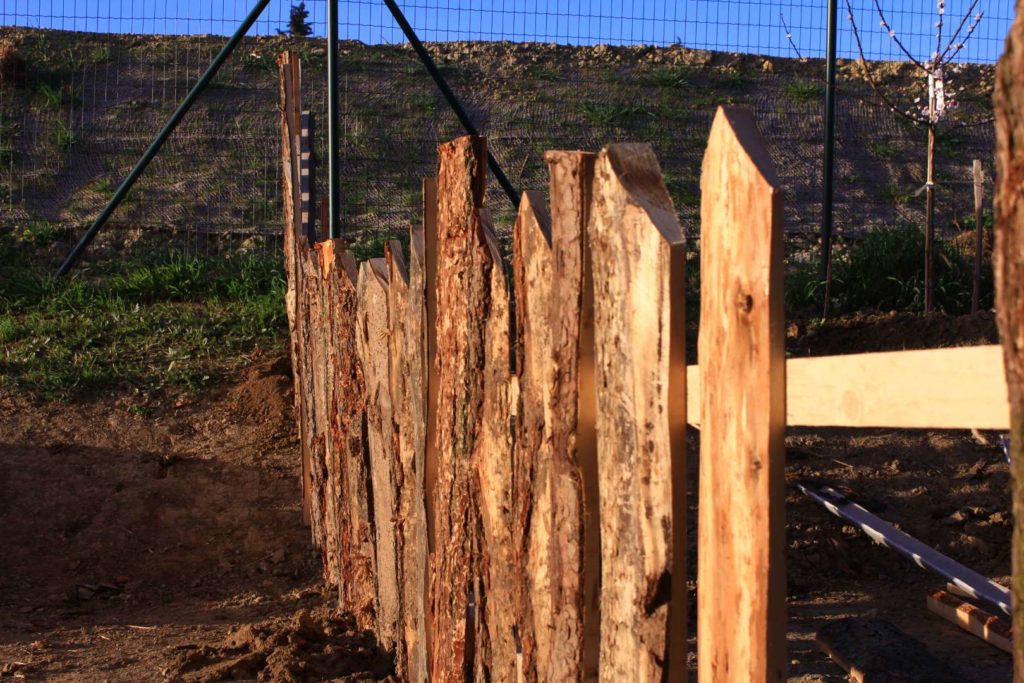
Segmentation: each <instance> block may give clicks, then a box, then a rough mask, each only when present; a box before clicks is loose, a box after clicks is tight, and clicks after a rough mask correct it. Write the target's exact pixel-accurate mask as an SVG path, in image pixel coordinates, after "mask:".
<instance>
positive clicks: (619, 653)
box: [590, 144, 686, 681]
mask: <svg viewBox="0 0 1024 683" xmlns="http://www.w3.org/2000/svg"><path fill="white" fill-rule="evenodd" d="M591 227H592V234H591V236H590V243H591V247H592V259H593V277H594V336H595V349H596V366H597V437H598V442H597V454H598V476H599V480H600V513H601V514H600V523H601V603H600V609H601V647H600V678H601V680H606V681H622V680H629V681H654V680H661V679H662V677H663V676H664V675H665V671H664V669H665V666H666V663H667V662H666V658H667V655H668V637H667V636H668V625H669V619H670V616H669V612H670V609H669V604H670V601H671V597H672V596H671V592H672V584H673V580H672V572H673V567H674V561H673V539H674V538H675V535H674V532H673V524H674V523H678V522H683V524H684V525H685V522H684V521H683V520H673V495H672V485H673V465H674V464H677V465H682V464H683V459H684V457H685V456H684V454H683V452H681V451H680V452H675V451H676V448H678V447H679V446H681V445H685V443H683V444H680V443H679V442H678V440H673V438H672V429H671V428H670V418H669V410H670V402H669V381H668V380H669V375H670V365H671V360H672V359H673V358H678V357H679V354H673V353H672V347H673V346H674V345H682V344H683V343H684V338H683V337H682V335H678V334H675V332H676V330H674V329H673V325H672V298H673V296H672V284H673V282H674V278H673V273H672V270H673V266H676V267H678V266H679V264H680V263H681V262H682V261H683V259H678V258H673V251H674V250H681V249H683V248H684V243H683V234H682V230H681V229H680V227H679V223H678V220H677V218H676V214H675V210H674V208H673V206H672V202H671V200H670V199H669V196H668V192H667V191H666V190H665V186H664V182H663V181H662V178H661V171H660V168H659V167H658V163H657V160H656V159H655V157H654V153H653V151H652V150H651V148H650V146H648V145H627V144H622V145H611V146H609V147H607V148H605V149H604V150H603V151H602V152H601V154H600V155H599V157H598V159H597V164H596V170H595V185H594V219H593V221H592V222H591ZM684 367H685V366H684ZM676 375H677V377H678V375H682V380H683V381H684V382H685V372H677V373H676ZM679 388H680V389H682V391H681V395H680V399H681V398H682V397H685V396H686V393H685V388H684V387H679ZM684 411H685V409H684ZM683 415H685V412H683ZM680 551H681V552H680V558H676V559H681V556H682V553H684V552H685V551H684V550H682V549H680ZM677 635H678V633H677Z"/></svg>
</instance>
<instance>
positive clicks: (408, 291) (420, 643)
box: [385, 228, 429, 683]
mask: <svg viewBox="0 0 1024 683" xmlns="http://www.w3.org/2000/svg"><path fill="white" fill-rule="evenodd" d="M423 248H424V247H423V229H422V228H414V229H413V230H412V231H411V233H410V240H409V267H408V269H407V268H406V266H405V261H404V259H403V258H402V250H401V245H400V244H399V243H398V242H397V241H395V240H393V241H392V242H391V243H390V244H389V245H388V248H387V252H386V254H385V255H386V258H387V260H388V316H389V344H390V352H391V395H392V399H393V402H394V407H395V422H396V437H397V443H396V446H395V451H396V453H397V454H398V461H399V465H400V471H399V476H398V479H397V481H398V514H397V519H398V524H397V529H398V533H399V539H398V546H399V591H400V595H401V604H400V606H399V612H400V619H401V638H402V647H401V648H400V651H399V657H398V664H399V669H400V671H399V675H400V676H404V677H405V678H406V679H407V680H409V681H413V682H414V683H423V682H424V681H426V680H427V676H428V673H429V672H428V670H427V652H426V649H427V639H426V623H425V619H426V573H427V525H426V512H425V509H424V479H423V465H424V450H425V446H426V379H427V372H426V348H425V347H426V338H425V328H424V323H425V316H426V307H425V303H424V294H425V288H424V260H425V255H424V251H423Z"/></svg>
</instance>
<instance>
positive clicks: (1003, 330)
mask: <svg viewBox="0 0 1024 683" xmlns="http://www.w3.org/2000/svg"><path fill="white" fill-rule="evenodd" d="M1021 74H1024V3H1021V2H1018V3H1017V14H1016V18H1015V19H1014V22H1013V25H1012V26H1011V27H1010V33H1009V35H1008V36H1007V39H1006V51H1005V52H1004V53H1003V56H1002V57H1001V58H1000V59H999V64H998V66H997V67H996V77H995V83H996V86H995V90H996V92H995V109H996V194H995V245H994V249H993V270H994V271H995V279H996V312H997V316H996V317H997V320H998V323H999V336H1000V339H1001V340H1002V346H1003V357H1004V359H1005V363H1006V382H1007V389H1008V391H1009V399H1010V462H1011V465H1010V474H1011V475H1012V477H1013V492H1012V496H1013V508H1012V511H1013V519H1014V524H1013V548H1012V550H1011V556H1012V558H1013V632H1014V633H1015V634H1017V636H1016V637H1015V638H1014V640H1013V664H1014V666H1013V669H1014V671H1013V680H1014V681H1015V682H1016V683H1021V681H1024V637H1021V635H1020V634H1024V191H1022V189H1021V182H1020V179H1021V177H1024V149H1022V148H1021V140H1022V139H1024V78H1022V76H1021Z"/></svg>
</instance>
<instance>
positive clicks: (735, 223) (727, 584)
mask: <svg viewBox="0 0 1024 683" xmlns="http://www.w3.org/2000/svg"><path fill="white" fill-rule="evenodd" d="M701 194H702V199H701V326H700V338H699V342H698V358H699V359H700V366H701V369H700V373H701V377H702V379H703V382H702V387H703V390H702V392H701V394H702V395H701V453H700V501H701V505H700V524H699V546H698V550H697V557H698V570H697V571H698V573H697V584H698V586H699V590H698V594H697V598H698V602H697V634H698V641H697V648H698V649H697V662H698V667H699V673H698V677H699V680H700V681H701V682H702V683H722V682H725V681H735V682H737V683H739V682H743V683H752V682H754V681H782V680H785V672H786V619H785V608H786V583H785V581H786V579H785V577H786V574H785V565H784V562H785V547H786V544H785V507H784V504H785V489H784V484H785V481H784V469H783V468H784V464H785V462H784V459H785V445H784V442H783V441H784V436H785V427H786V374H785V373H786V370H785V355H784V348H783V343H784V340H785V336H784V326H783V307H782V273H783V248H782V225H781V218H782V211H781V208H782V207H781V202H780V200H779V191H778V182H777V180H776V176H775V172H774V170H773V168H772V165H771V162H770V160H769V158H768V152H767V149H766V148H765V145H764V142H763V140H762V139H761V136H760V134H759V132H758V130H757V127H756V125H755V124H754V120H753V117H752V116H751V114H750V113H749V112H747V111H745V110H742V109H739V108H735V107H720V108H719V109H718V112H717V114H716V115H715V120H714V123H713V124H712V126H711V135H710V138H709V140H708V147H707V151H706V152H705V154H704V165H703V169H702V174H701ZM598 300H600V294H598Z"/></svg>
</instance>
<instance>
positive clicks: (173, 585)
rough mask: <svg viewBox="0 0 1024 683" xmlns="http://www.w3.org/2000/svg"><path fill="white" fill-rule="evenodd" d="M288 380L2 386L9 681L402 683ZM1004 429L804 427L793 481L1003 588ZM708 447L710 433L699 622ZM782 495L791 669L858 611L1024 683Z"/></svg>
mask: <svg viewBox="0 0 1024 683" xmlns="http://www.w3.org/2000/svg"><path fill="white" fill-rule="evenodd" d="M993 334H994V327H993V323H992V319H991V315H990V314H979V316H975V317H972V318H943V317H941V316H940V317H932V318H919V317H917V316H904V315H873V316H860V317H857V318H850V319H846V320H841V321H836V322H835V323H833V324H831V325H829V326H825V327H816V328H815V329H814V330H812V331H807V330H806V329H804V328H803V327H802V326H800V325H796V326H793V327H791V331H790V335H791V336H790V339H789V340H788V343H789V347H790V351H791V353H793V354H796V355H806V354H808V353H836V352H840V351H841V352H855V351H861V350H863V351H868V350H871V351H875V350H888V349H895V348H912V347H915V346H919V345H923V344H927V345H929V346H942V345H960V344H973V343H985V342H987V341H991V339H992V335H993ZM861 347H863V348H861ZM290 372H291V370H290V367H289V365H288V362H287V360H286V359H280V358H276V359H269V360H268V359H263V360H260V361H257V362H256V363H254V364H253V365H251V366H250V367H249V368H248V370H247V371H245V372H244V373H242V376H241V379H240V381H239V382H238V383H237V384H235V385H233V386H223V387H221V388H218V389H214V390H212V391H210V392H208V393H207V394H206V395H204V396H202V397H201V398H194V399H192V400H185V401H177V402H171V403H169V404H168V405H166V406H164V407H163V408H157V409H154V410H153V411H152V412H148V411H145V410H143V411H140V410H138V409H137V408H136V406H135V404H134V403H133V401H132V398H131V396H124V395H118V396H107V397H95V398H91V399H81V400H78V401H76V402H74V403H70V404H57V403H37V402H33V401H32V400H30V399H28V398H25V397H24V396H22V395H19V394H17V393H15V392H13V390H8V389H0V454H2V457H0V530H2V538H3V550H2V552H0V678H4V677H12V678H14V677H17V678H21V679H24V680H55V681H104V680H108V681H150V680H157V681H159V680H168V681H212V680H273V681H320V680H387V679H393V678H394V677H393V674H392V673H391V671H392V661H391V658H390V656H389V655H388V653H385V652H382V651H381V649H380V648H379V646H378V644H377V642H376V640H375V638H374V635H373V634H372V633H368V632H359V631H357V630H356V629H355V628H354V626H353V623H352V620H351V619H350V618H349V617H348V616H347V615H344V614H340V613H338V612H337V610H336V605H337V592H336V590H335V589H333V588H331V587H328V586H326V585H325V584H324V583H323V582H322V580H321V575H320V560H319V557H318V554H317V553H316V552H315V551H314V550H313V548H312V546H311V543H310V538H309V532H308V529H306V528H305V527H304V526H303V524H302V521H301V511H300V492H299V489H298V464H299V461H298V441H297V438H296V435H295V427H294V420H293V417H292V412H291V406H292V395H291V386H292V381H291V376H290ZM995 436H996V435H994V434H990V433H987V434H981V435H977V436H976V435H972V434H971V433H969V432H964V431H958V432H952V431H949V432H946V431H943V432H935V431H898V430H839V429H831V430H823V429H814V430H811V429H800V430H791V431H790V434H789V437H788V439H787V479H788V480H790V481H795V480H797V479H813V480H816V481H820V482H822V483H828V484H831V485H833V486H835V487H837V488H840V489H841V490H844V491H846V492H848V493H849V494H850V495H851V496H853V497H854V498H855V499H856V500H857V501H858V502H860V503H861V504H862V505H864V506H865V507H867V508H869V509H871V510H872V511H874V512H875V513H876V514H878V515H880V516H881V517H883V518H885V519H887V520H889V521H891V522H893V523H895V524H897V525H898V526H899V527H900V528H902V529H903V530H905V531H907V532H908V533H910V534H912V535H915V536H917V537H918V538H920V539H921V540H923V541H924V542H926V543H928V544H929V545H932V546H933V547H935V548H936V549H938V550H940V551H942V552H944V553H946V554H948V555H950V556H952V557H953V558H954V559H957V560H958V561H960V562H962V563H964V564H966V565H968V566H970V567H972V568H974V569H976V570H978V571H980V572H982V573H983V574H986V575H989V576H991V577H993V578H995V579H996V580H998V581H1000V582H1003V583H1006V582H1007V581H1008V578H1009V576H1008V575H1009V572H1010V556H1009V543H1010V531H1011V528H1012V522H1011V518H1010V514H1009V505H1008V503H1009V495H1008V485H1009V473H1008V467H1007V465H1006V462H1005V460H1004V459H1003V456H1002V453H1001V450H1000V449H999V447H998V445H997V440H996V438H995ZM979 437H980V438H979ZM698 441H699V435H698V434H697V433H696V432H693V433H692V434H691V442H690V443H691V446H692V448H691V452H690V458H689V470H690V472H689V474H690V476H689V482H688V488H689V490H690V492H691V498H690V509H689V516H688V526H689V539H690V547H689V548H688V551H689V555H690V558H689V559H690V562H689V566H690V568H691V580H690V582H689V589H690V597H691V622H692V617H693V611H692V605H693V598H694V596H695V591H696V584H695V582H694V581H693V578H694V575H695V570H696V559H695V556H696V538H697V534H696V520H697V509H696V505H697V502H698V501H697V500H696V491H697V476H698V458H697V452H698V448H697V447H698ZM786 502H787V520H788V528H787V548H788V551H787V569H788V572H787V573H788V603H789V605H788V606H789V627H788V640H789V654H788V659H789V680H790V681H799V682H800V683H816V682H829V683H831V682H839V681H846V680H848V679H847V676H846V674H845V672H843V671H842V670H841V669H839V668H838V667H837V666H836V665H835V664H834V663H833V662H831V661H830V660H829V659H828V658H827V657H826V656H825V655H824V654H822V653H821V652H819V651H818V649H817V648H816V646H815V644H814V634H815V632H816V631H817V630H818V629H819V628H820V627H821V626H822V625H824V624H827V623H831V622H834V621H835V620H837V619H840V618H842V617H847V616H874V617H879V618H883V619H886V620H888V621H890V622H892V623H893V624H894V625H896V626H897V627H898V628H900V629H901V630H903V631H904V632H906V633H907V634H909V635H911V636H913V637H914V638H917V639H918V640H920V641H921V642H922V643H924V644H925V646H926V647H927V648H928V649H929V650H930V651H931V653H932V655H933V656H934V657H935V658H937V659H938V660H939V661H940V662H941V663H942V664H943V665H944V666H946V667H947V668H948V669H949V670H951V671H954V672H956V676H957V678H956V680H962V681H965V682H968V683H970V682H974V683H995V682H996V681H1005V680H1009V678H1010V675H1011V661H1010V657H1009V655H1007V654H1005V653H1003V652H1001V651H999V650H996V649H995V648H993V647H991V646H989V645H987V644H986V643H984V642H982V641H980V640H978V639H976V638H974V637H973V636H971V635H968V634H966V633H964V632H962V631H960V630H958V629H957V628H955V627H954V626H952V625H950V624H949V623H947V622H945V621H943V620H941V619H939V618H938V617H936V616H934V615H932V614H931V613H930V612H928V610H927V609H926V608H925V596H926V594H927V593H928V592H929V591H931V590H934V589H936V588H941V587H943V585H944V583H943V582H942V581H941V580H940V579H938V578H937V577H935V576H933V575H931V574H928V573H926V572H924V571H923V570H920V569H918V568H917V567H915V566H913V565H912V564H910V563H909V562H907V561H906V560H904V559H902V558H901V557H899V556H897V555H895V554H894V553H893V552H892V551H889V550H886V549H883V548H881V547H878V546H875V545H873V544H872V543H871V541H869V540H868V539H867V538H866V537H864V536H863V535H861V534H859V533H857V532H856V531H854V530H853V529H852V528H851V527H849V526H845V525H844V524H843V523H842V522H841V521H840V520H839V519H837V518H835V517H833V516H832V515H830V514H829V513H828V512H826V511H825V510H824V509H823V508H820V507H818V506H817V505H816V504H814V503H812V502H810V501H809V500H807V499H805V498H804V497H803V496H802V495H801V494H799V493H797V492H795V491H793V490H791V491H789V492H788V495H787V501H786ZM694 631H695V629H694V625H693V623H691V629H690V634H691V639H690V648H691V660H690V665H691V671H693V670H694V664H695V662H694V660H693V654H692V651H693V650H694V649H695V648H694V640H693V635H694Z"/></svg>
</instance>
